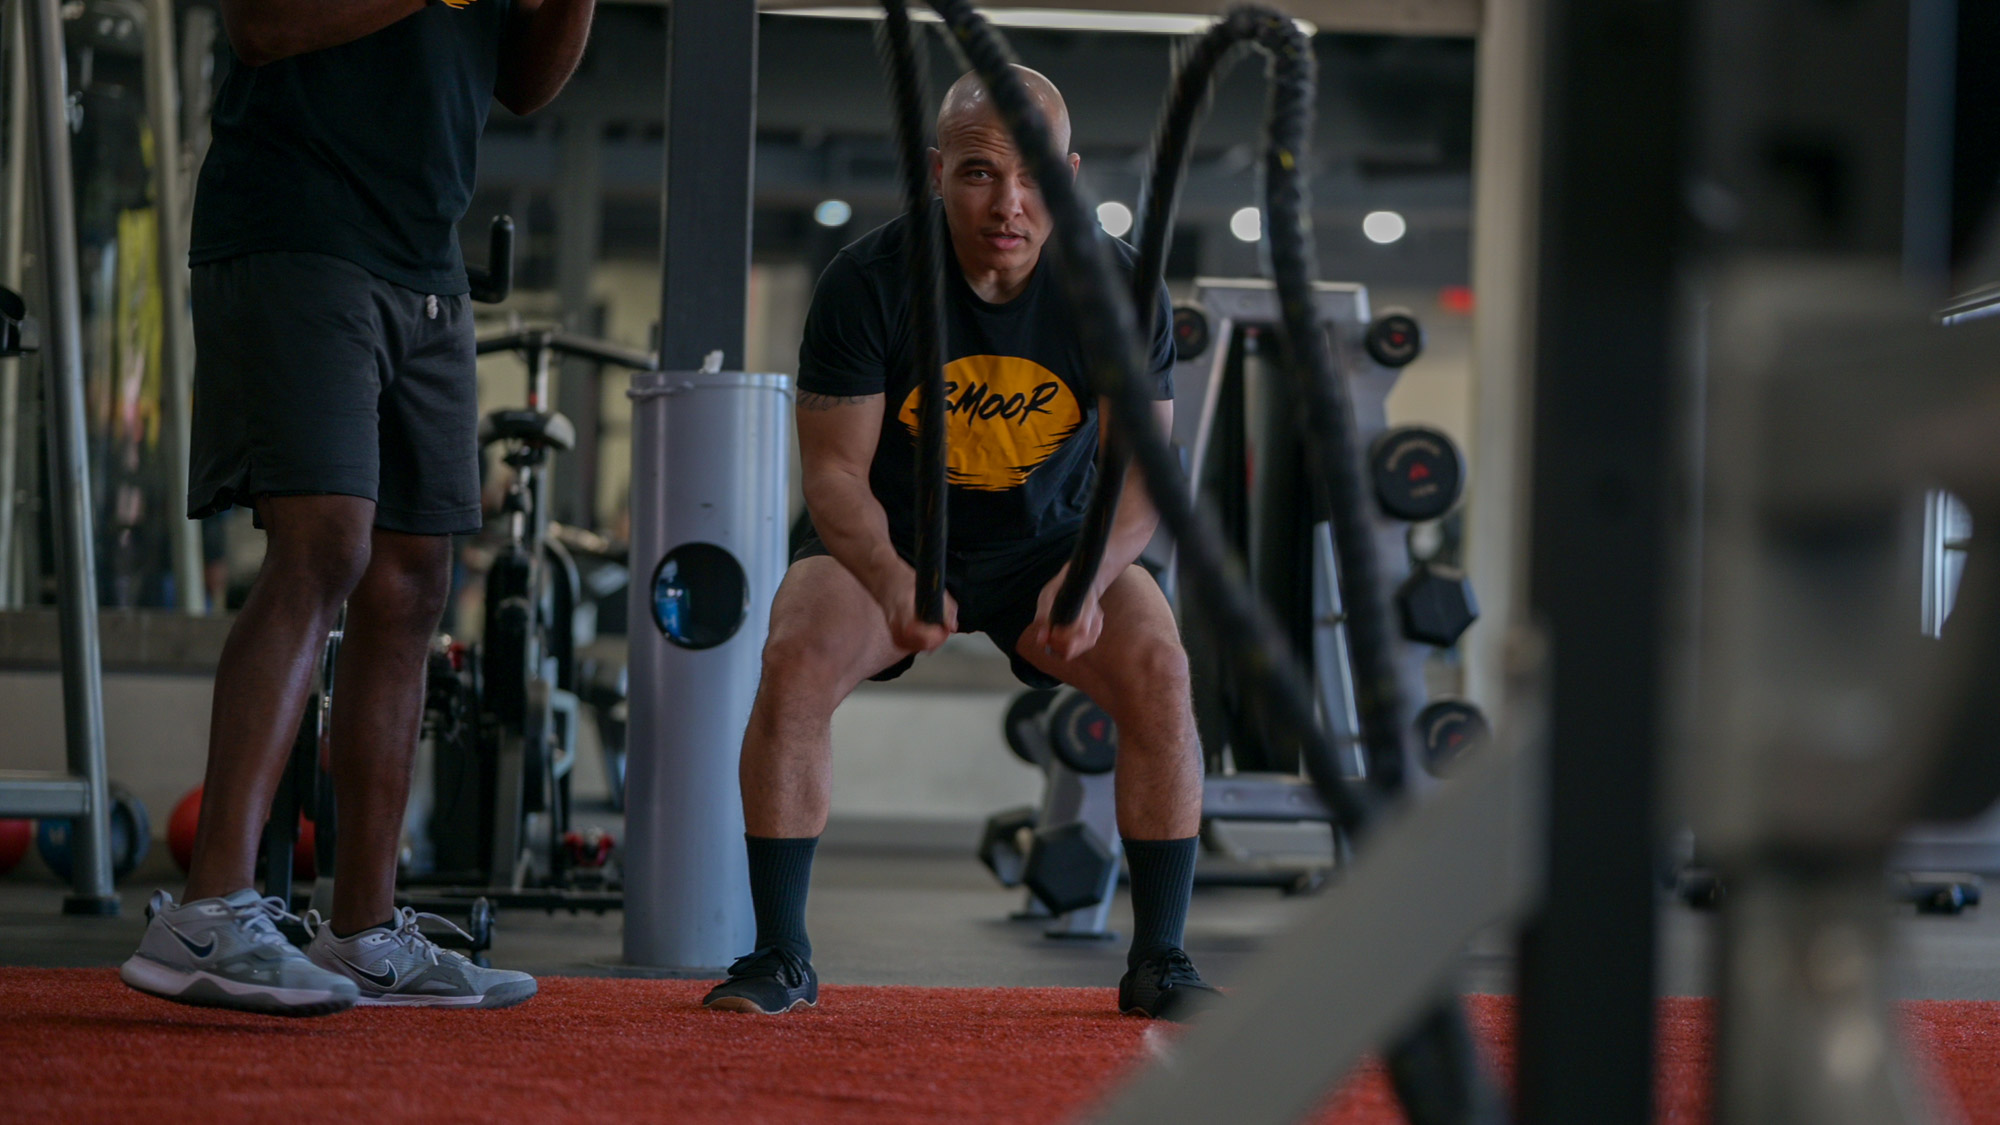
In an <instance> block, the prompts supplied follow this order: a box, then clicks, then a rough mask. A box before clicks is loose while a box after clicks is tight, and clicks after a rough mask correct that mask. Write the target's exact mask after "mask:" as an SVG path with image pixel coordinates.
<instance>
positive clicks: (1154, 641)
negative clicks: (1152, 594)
mask: <svg viewBox="0 0 2000 1125" xmlns="http://www.w3.org/2000/svg"><path fill="white" fill-rule="evenodd" d="M1111 669H1112V674H1111V680H1112V683H1113V685H1114V689H1115V692H1116V694H1117V696H1118V697H1119V698H1118V703H1117V704H1116V709H1117V710H1121V711H1133V712H1138V713H1141V714H1146V715H1160V714H1163V713H1168V712H1172V713H1175V714H1178V713H1179V712H1180V711H1182V710H1184V709H1185V708H1186V707H1187V706H1188V699H1189V694H1188V692H1189V688H1188V658H1187V650H1186V649H1184V648H1182V647H1181V644H1180V641H1179V640H1177V639H1175V638H1172V637H1147V638H1145V639H1143V640H1140V641H1138V642H1135V643H1134V644H1133V645H1131V646H1130V648H1129V649H1127V651H1125V652H1123V653H1120V654H1119V655H1118V658H1117V659H1116V660H1114V661H1112V664H1111ZM1111 709H1112V705H1109V704H1107V706H1106V710H1111Z"/></svg>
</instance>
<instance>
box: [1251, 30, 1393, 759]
mask: <svg viewBox="0 0 2000 1125" xmlns="http://www.w3.org/2000/svg"><path fill="white" fill-rule="evenodd" d="M1239 18H1243V19H1248V20H1249V21H1250V23H1251V25H1252V26H1253V27H1254V29H1255V34H1256V43H1257V45H1258V46H1259V47H1260V48H1262V49H1263V50H1264V51H1266V52H1268V53H1269V55H1270V58H1271V73H1270V89H1271V105H1270V112H1269V114H1268V116H1267V118H1266V122H1267V134H1266V139H1265V146H1264V199H1265V208H1264V211H1265V228H1266V230H1268V231H1269V232H1270V235H1269V244H1270V248H1271V273H1272V279H1273V281H1274V282H1275V283H1276V285H1277V290H1278V307H1279V310H1280V312H1281V314H1282V316H1283V318H1284V326H1285V337H1286V342H1287V344H1288V345H1289V347H1288V348H1287V349H1286V352H1287V355H1288V357H1289V360H1290V362H1289V363H1288V364H1287V365H1286V366H1287V368H1288V369H1289V370H1290V372H1291V374H1292V381H1293V384H1294V388H1295V393H1296V394H1297V396H1298V398H1299V400H1300V402H1301V403H1302V404H1303V405H1304V407H1305V414H1304V419H1303V421H1304V427H1305V435H1306V452H1307V457H1308V458H1310V461H1311V464H1312V467H1313V477H1314V480H1315V485H1316V488H1317V489H1318V490H1319V492H1320V497H1321V500H1322V502H1323V503H1324V505H1325V506H1326V509H1327V513H1328V514H1329V515H1330V516H1331V517H1332V520H1333V543H1334V551H1335V556H1336V558H1337V560H1338V562H1339V569H1340V594H1341V605H1342V608H1343V609H1344V611H1345V613H1346V617H1347V621H1346V626H1347V643H1348V648H1349V652H1350V653H1351V654H1352V656H1351V659H1352V662H1353V672H1354V709H1355V714H1356V716H1357V717H1358V718H1359V720H1360V732H1359V733H1360V737H1361V745H1362V749H1363V751H1364V752H1365V753H1366V755H1367V759H1368V780H1369V784H1370V785H1371V786H1372V787H1374V788H1375V789H1376V790H1378V791H1380V792H1384V793H1394V792H1398V791H1400V790H1401V789H1402V787H1403V782H1404V769H1405V763H1406V762H1407V761H1408V760H1409V759H1408V755H1407V753H1406V746H1405V741H1406V739H1407V738H1408V737H1409V734H1408V732H1407V730H1406V729H1405V726H1404V723H1403V721H1402V715H1403V692H1402V685H1401V683H1400V681H1398V679H1397V677H1396V666H1395V660H1394V656H1393V649H1392V647H1391V646H1392V644H1393V640H1392V637H1393V634H1392V632H1391V629H1390V613H1389V598H1388V592H1387V590H1385V589H1384V588H1383V583H1382V578H1381V572H1380V565H1379V563H1378V561H1377V559H1376V556H1375V548H1374V535H1373V529H1372V526H1371V523H1370V520H1369V518H1368V508H1367V501H1366V499H1365V498H1364V497H1363V495H1362V491H1361V482H1362V481H1363V480H1364V479H1365V477H1364V473H1365V472H1366V470H1365V468H1364V467H1363V464H1362V461H1363V457H1362V450H1361V442H1360V439H1359V437H1358V436H1357V435H1358V433H1359V430H1358V428H1357V426H1356V424H1355V419H1354V402H1353V399H1352V398H1351V397H1350V395H1349V393H1348V387H1347V380H1346V379H1345V378H1343V377H1342V376H1341V374H1340V371H1339V369H1338V368H1337V366H1336V365H1335V363H1334V358H1333V348H1332V346H1331V344H1330V343H1329V341H1328V339H1327V334H1326V332H1325V331H1324V330H1323V329H1322V328H1321V327H1320V324H1319V318H1318V317H1317V316H1316V315H1315V313H1314V307H1313V278H1314V277H1316V276H1317V275H1318V273H1319V267H1318V264H1317V262H1316V261H1315V260H1314V258H1315V252H1314V248H1313V238H1312V210H1311V206H1310V203H1309V201H1308V199H1307V191H1306V184H1307V179H1306V172H1305V164H1306V159H1307V152H1308V148H1309V146H1310V144H1311V139H1312V123H1313V91H1314V86H1315V77H1314V71H1315V69H1316V63H1315V60H1314V58H1313V53H1312V43H1311V41H1310V40H1309V39H1308V38H1307V37H1306V35H1305V33H1304V32H1303V31H1300V30H1299V27H1298V25H1297V24H1296V23H1293V22H1292V20H1291V19H1290V18H1289V17H1286V16H1284V15H1282V14H1280V13H1277V12H1273V11H1270V10H1269V9H1262V8H1255V7H1244V8H1238V9H1235V10H1233V11H1232V12H1231V13H1230V16H1229V18H1228V19H1227V20H1226V21H1225V23H1228V24H1233V23H1235V22H1236V21H1237V20H1238V19H1239Z"/></svg>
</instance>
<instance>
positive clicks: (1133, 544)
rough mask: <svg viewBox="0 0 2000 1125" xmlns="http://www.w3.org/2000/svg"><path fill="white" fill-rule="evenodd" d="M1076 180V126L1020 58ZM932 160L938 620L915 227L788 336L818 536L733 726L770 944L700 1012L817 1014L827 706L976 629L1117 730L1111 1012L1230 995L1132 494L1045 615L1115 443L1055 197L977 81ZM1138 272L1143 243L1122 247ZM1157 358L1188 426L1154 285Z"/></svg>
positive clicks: (837, 282) (1164, 631)
mask: <svg viewBox="0 0 2000 1125" xmlns="http://www.w3.org/2000/svg"><path fill="white" fill-rule="evenodd" d="M1017 69H1019V71H1020V74H1021V77H1022V78H1023V79H1024V80H1025V81H1026V82H1027V84H1028V88H1029V90H1030V91H1031V92H1032V93H1033V95H1034V96H1035V98H1036V100H1037V101H1038V102H1039V103H1040V105H1041V108H1042V111H1043V112H1044V113H1045V114H1046V115H1047V116H1048V118H1049V121H1050V124H1051V126H1052V129H1053V132H1054V140H1055V143H1056V144H1057V145H1058V146H1059V147H1058V151H1061V152H1065V153H1068V162H1069V170H1070V174H1071V175H1075V173H1076V170H1077V168H1078V166H1079V164H1080V160H1079V158H1078V157H1077V156H1076V154H1075V153H1069V152H1068V150H1069V133H1070V130H1069V113H1068V110H1067V109H1066V108H1065V107H1064V105H1063V100H1062V95H1061V94H1060V93H1058V92H1057V90H1056V88H1055V86H1054V85H1052V84H1051V83H1050V82H1049V80H1048V79H1047V78H1044V77H1043V76H1042V75H1040V74H1037V73H1036V72H1034V71H1032V70H1028V69H1027V68H1025V67H1021V68H1017ZM937 132H938V147H937V148H936V149H934V150H932V152H931V168H932V175H933V178H934V181H935V187H936V189H937V192H938V194H939V196H940V197H941V199H940V200H939V201H938V202H935V203H934V204H933V205H932V211H931V216H932V217H931V220H930V221H932V222H940V221H941V222H942V223H943V225H944V227H945V228H946V230H947V231H948V232H949V239H948V240H947V242H946V245H947V246H948V247H949V251H950V252H949V254H948V255H947V257H946V266H945V283H944V299H943V320H944V325H945V331H944V348H945V359H946V367H945V392H946V395H947V405H946V426H947V428H948V433H949V437H950V450H951V452H950V494H949V504H950V510H951V535H950V541H949V542H948V543H947V545H946V555H947V560H946V575H947V577H946V589H947V596H946V598H945V620H944V622H943V623H942V624H935V625H933V624H927V623H925V622H924V621H922V620H921V619H919V618H918V616H917V614H916V572H915V570H914V569H913V568H912V566H911V563H910V559H911V558H912V555H913V551H912V545H913V543H914V541H915V527H914V523H915V520H914V511H915V480H914V466H915V462H916V454H915V435H916V409H917V395H916V393H915V385H914V381H913V379H912V373H911V371H910V365H909V363H908V362H907V358H906V357H907V356H908V354H909V348H910V346H911V345H910V323H909V321H910V318H909V303H910V302H909V281H908V278H907V276H906V273H905V266H904V260H903V254H904V246H905V240H906V239H907V238H908V234H909V220H908V218H907V217H905V218H901V219H898V220H896V221H895V222H892V223H890V224H888V225H887V226H884V227H881V228H879V229H877V230H874V231H872V232H870V233H869V234H868V235H867V236H865V237H863V238H862V239H861V240H860V241H859V242H856V243H854V244H853V245H851V246H849V247H847V248H846V249H844V250H842V251H841V252H840V254H839V255H838V256H837V257H835V258H834V260H833V264H832V265H830V266H828V267H827V270H826V273H825V274H824V275H823V276H821V278H820V280H819V286H818V288H817V289H816V290H815V291H814V293H813V301H812V308H811V311H810V312H809V313H808V314H807V317H806V327H805V339H804V342H803V343H802V344H801V346H800V348H799V379H798V388H799V395H798V408H797V411H798V431H799V460H800V464H801V466H802V469H803V472H804V477H805V497H806V507H807V509H808V510H809V511H810V513H811V515H812V522H813V526H814V528H815V529H816V534H815V536H814V537H813V538H811V539H810V540H809V541H808V542H806V543H805V544H804V545H803V546H802V547H801V548H800V549H799V550H798V552H797V554H796V555H795V556H794V559H793V562H792V566H791V568H790V570H789V571H787V572H786V575H785V580H784V583H783V585H781V586H780V587H779V589H778V593H777V597H776V599H775V600H774V602H773V604H772V606H771V632H770V639H769V641H767V642H766V644H765V646H764V672H763V681H762V683H761V685H760V686H759V688H758V692H757V701H756V704H755V706H754V707H753V708H752V710H751V714H750V724H749V728H748V729H747V730H746V731H745V733H744V738H743V759H742V785H743V813H744V821H745V824H746V827H747V828H748V847H749V853H750V890H751V896H752V899H753V900H754V902H755V905H756V913H757V948H756V949H755V950H754V951H752V952H751V953H749V954H747V955H746V956H744V957H742V958H741V959H739V960H738V961H737V962H736V963H735V964H734V965H732V966H730V970H729V979H728V980H726V981H724V982H723V983H721V984H720V985H717V986H716V988H715V989H714V990H713V991H712V992H710V993H709V994H708V998H707V999H706V1000H705V1001H704V1003H706V1004H707V1005H708V1006H709V1007H711V1008H720V1009H725V1010H729V1011H739V1012H760V1013H766V1014H776V1013H780V1012H788V1011H791V1010H793V1009H794V1008H799V1007H810V1006H812V1005H814V1004H816V1003H817V1002H818V999H819V982H818V978H817V976H816V975H815V974H814V972H813V969H812V965H811V962H810V957H811V954H812V945H811V943H810V942H809V941H808V940H807V937H806V927H805V908H806V890H807V884H808V881H809V878H810V875H811V870H812V856H813V850H814V847H815V845H816V844H817V843H818V839H819V834H820V832H821V831H822V830H823V829H824V828H825V826H826V815H827V799H828V789H829V788H830V783H831V773H832V767H831V759H832V731H831V723H832V718H833V711H834V708H835V707H837V706H838V705H839V704H840V701H841V700H843V699H845V698H846V697H847V694H848V693H849V692H851V691H853V690H854V688H855V686H856V685H858V684H859V683H860V682H861V681H862V680H864V679H873V680H888V679H893V678H895V677H896V676H898V675H900V674H902V672H903V671H904V670H906V669H907V668H909V667H910V665H911V663H912V662H913V661H914V660H915V658H916V655H917V654H918V653H926V652H930V651H932V650H934V649H936V648H937V647H938V646H939V645H941V644H943V643H944V641H945V638H946V637H948V636H949V635H950V634H951V633H952V632H954V631H958V632H978V633H985V634H986V635H987V637H989V638H990V639H991V640H992V641H993V643H994V644H995V645H997V646H999V648H1000V650H1001V651H1002V652H1005V653H1006V654H1007V655H1008V657H1009V658H1010V660H1011V661H1012V665H1013V670H1014V674H1015V676H1017V677H1018V678H1019V679H1020V680H1021V681H1022V682H1023V683H1026V684H1029V685H1030V686H1033V687H1053V686H1055V685H1057V684H1059V683H1066V684H1073V685H1075V686H1076V687H1077V688H1079V689H1081V690H1082V691H1084V692H1086V693H1087V694H1089V696H1090V697H1091V698H1092V699H1094V700H1096V701H1097V703H1098V704H1099V705H1100V706H1102V707H1103V708H1104V709H1105V710H1106V711H1107V712H1109V713H1110V714H1111V716H1112V718H1113V719H1114V720H1116V722H1117V724H1118V731H1119V751H1118V781H1117V786H1118V794H1117V799H1118V829H1119V832H1120V834H1121V835H1122V836H1123V837H1124V841H1125V855H1126V860H1127V862H1128V864H1129V865H1130V869H1131V883H1132V910H1133V916H1134V918H1133V921H1134V925H1133V937H1132V947H1131V951H1130V954H1129V955H1128V958H1127V972H1126V973H1125V976H1124V978H1123V980H1122V981H1121V982H1120V983H1119V988H1118V1005H1119V1008H1120V1009H1121V1010H1123V1011H1127V1012H1135V1013H1139V1014H1142V1015H1145V1016H1151V1017H1157V1018H1166V1019H1181V1018H1185V1017H1187V1016H1190V1015H1192V1014H1193V1013H1194V1012H1195V1011H1196V1010H1197V1009H1199V1008H1200V1007H1202V1006H1203V1005H1204V1004H1205V1003H1206V1002H1207V1001H1209V1000H1210V999H1212V998H1213V997H1214V996H1215V991H1214V990H1213V989H1212V988H1210V987H1209V986H1208V985H1207V984H1206V983H1204V982H1203V981H1202V979H1201V975H1200V974H1199V973H1197V972H1196V971H1195V968H1194V965H1193V964H1192V963H1191V962H1190V961H1189V960H1188V957H1187V954H1186V953H1184V952H1182V949H1181V944H1182V929H1183V926H1184V923H1185V921H1186V918H1187V905H1188V897H1189V894H1190V892H1191V890H1192V888H1193V881H1194V860H1195V837H1196V833H1197V832H1198V831H1199V828H1200V823H1201V751H1200V746H1199V744H1198V743H1197V741H1196V738H1195V725H1194V712H1193V709H1192V707H1191V705H1190V703H1189V696H1188V664H1187V656H1186V654H1185V653H1184V652H1183V651H1182V649H1181V642H1180V634H1179V631H1178V630H1177V628H1176V626H1175V623H1174V617H1173V613H1172V611H1171V610H1170V608H1169V607H1168V605H1167V600H1166V598H1165V597H1164V596H1163V595H1162V594H1161V592H1160V588H1159V586H1158V585H1157V584H1156V583H1155V582H1154V581H1153V579H1152V577H1151V576H1150V575H1149V574H1148V573H1147V572H1146V571H1145V570H1144V569H1143V568H1141V567H1138V566H1135V565H1133V560H1135V559H1137V558H1138V557H1139V552H1140V550H1142V549H1143V548H1144V547H1145V545H1146V541H1147V540H1148V539H1150V538H1151V537H1152V534H1153V527H1154V524H1155V523H1157V522H1158V516H1157V513H1156V512H1155V510H1154V508H1153V505H1152V502H1151V501H1150V499H1149V498H1148V497H1147V496H1146V493H1145V490H1144V488H1143V487H1142V486H1141V484H1140V483H1139V477H1138V474H1136V473H1135V474H1132V475H1131V476H1130V477H1128V483H1127V484H1126V486H1125V491H1124V494H1123V497H1122V499H1121V502H1120V505H1119V509H1118V520H1117V523H1116V526H1115V527H1114V529H1113V531H1112V535H1111V542H1110V546H1109V547H1108V548H1107V549H1106V550H1105V553H1104V561H1103V564H1102V566H1100V567H1099V568H1098V571H1097V574H1096V575H1095V576H1094V581H1093V582H1092V583H1091V587H1090V596H1089V598H1088V599H1086V601H1085V603H1084V607H1083V612H1082V613H1081V614H1080V615H1079V616H1078V617H1077V619H1076V621H1074V622H1073V623H1071V624H1068V625H1056V624H1054V623H1052V622H1051V621H1050V620H1049V609H1050V605H1051V603H1052V602H1053V601H1054V599H1055V592H1056V589H1057V587H1059V586H1060V585H1061V584H1062V581H1063V577H1064V575H1065V574H1066V572H1067V570H1068V567H1067V562H1068V559H1069V555H1070V551H1071V549H1072V548H1073V547H1074V546H1075V544H1076V537H1077V533H1078V531H1079V529H1080V527H1081V525H1082V522H1083V511H1084V507H1085V503H1086V501H1087V500H1088V498H1089V496H1090V490H1091V484H1092V481H1093V479H1094V476H1095V459H1094V456H1093V455H1094V453H1095V452H1096V449H1097V446H1098V443H1099V441H1100V439H1101V436H1102V431H1101V429H1100V426H1099V421H1098V419H1099V417H1100V414H1101V410H1102V408H1101V405H1100V403H1099V402H1098V401H1097V400H1096V399H1095V398H1094V397H1093V396H1092V395H1091V394H1090V392H1089V387H1088V383H1087V379H1086V371H1087V367H1086V364H1085V361H1084V353H1083V348H1082V345H1081V343H1080V342H1079V340H1078V336H1077V329H1076V320H1075V315H1076V314H1075V310H1074V309H1073V308H1072V306H1071V305H1070V302H1069V300H1068V299H1067V297H1065V295H1064V292H1063V285H1062V282H1061V279H1060V278H1059V277H1056V276H1053V274H1054V270H1052V269H1050V268H1045V267H1046V266H1047V263H1046V262H1045V261H1044V257H1043V252H1042V251H1043V247H1044V245H1045V244H1046V243H1047V241H1048V237H1049V232H1050V227H1051V223H1050V219H1049V213H1048V208H1047V207H1046V205H1045V204H1044V203H1043V201H1042V197H1041V193H1040V192H1039V191H1038V190H1037V189H1036V186H1035V180H1034V176H1033V175H1032V174H1031V173H1030V171H1029V168H1028V165H1027V163H1026V162H1025V161H1023V160H1022V159H1021V155H1020V153H1018V152H1017V151H1015V148H1014V144H1013V141H1012V139H1011V138H1010V136H1009V134H1008V132H1007V129H1006V128H1005V127H1004V126H1003V125H1002V124H1001V122H1000V120H999V118H998V117H997V116H996V115H995V113H994V111H993V109H992V106H991V104H990V102H989V100H988V97H987V94H986V90H985V87H984V86H983V85H981V84H980V83H979V81H978V80H977V79H976V78H975V77H974V76H972V75H967V76H965V77H964V78H961V79H960V80H959V81H958V82H957V83H956V84H955V85H953V86H952V88H951V90H950V91H949V92H947V93H946V95H945V99H944V105H943V108H942V109H941V110H940V112H939V114H938V122H937ZM1116 247H1117V251H1118V256H1119V259H1120V261H1122V262H1123V263H1124V266H1125V268H1126V269H1127V270H1128V271H1129V270H1130V269H1131V268H1132V260H1133V258H1134V256H1135V255H1134V253H1133V251H1132V249H1131V247H1129V246H1126V245H1125V244H1124V243H1116ZM1154 323H1155V334H1154V336H1153V339H1152V347H1151V373H1152V375H1153V377H1154V379H1155V381H1156V386H1157V390H1156V392H1155V397H1156V398H1157V399H1158V400H1159V403H1158V406H1157V408H1156V412H1155V413H1156V417H1157V419H1158V424H1159V426H1160V428H1161V430H1162V432H1167V431H1168V430H1169V429H1170V427H1171V424H1172V421H1173V402H1172V397H1173V387H1172V381H1171V378H1170V370H1171V366H1172V363H1173V340H1172V336H1171V317H1170V315H1169V307H1168V302H1167V294H1166V290H1165V288H1164V287H1162V289H1161V290H1160V293H1159V309H1158V315H1157V316H1156V317H1155V322H1154Z"/></svg>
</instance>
